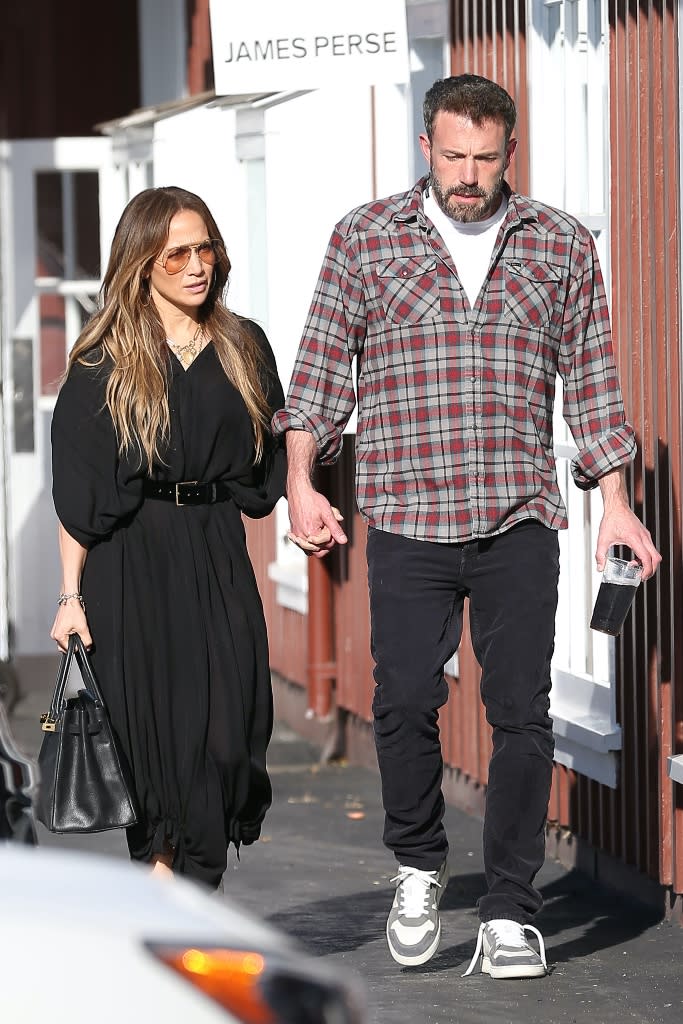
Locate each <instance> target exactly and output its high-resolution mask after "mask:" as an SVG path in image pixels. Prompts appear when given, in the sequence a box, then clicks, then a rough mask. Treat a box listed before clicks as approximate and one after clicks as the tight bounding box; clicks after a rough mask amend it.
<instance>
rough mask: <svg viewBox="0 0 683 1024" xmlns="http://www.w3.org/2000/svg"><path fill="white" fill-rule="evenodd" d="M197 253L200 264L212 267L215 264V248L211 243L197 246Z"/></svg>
mask: <svg viewBox="0 0 683 1024" xmlns="http://www.w3.org/2000/svg"><path fill="white" fill-rule="evenodd" d="M197 253H198V254H199V258H200V260H201V261H202V263H208V264H209V266H213V265H214V263H215V262H216V256H217V253H216V246H215V245H214V243H213V242H203V243H202V244H201V245H199V246H197Z"/></svg>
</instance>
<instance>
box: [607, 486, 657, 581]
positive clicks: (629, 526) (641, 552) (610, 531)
mask: <svg viewBox="0 0 683 1024" xmlns="http://www.w3.org/2000/svg"><path fill="white" fill-rule="evenodd" d="M600 490H601V491H602V498H603V502H604V506H605V510H604V513H603V516H602V521H601V523H600V530H599V532H598V543H597V546H596V549H595V563H596V565H597V568H598V572H602V570H603V569H604V568H605V559H606V558H607V555H608V553H609V549H610V548H611V547H612V545H614V544H624V545H625V546H626V547H628V548H630V549H631V551H633V553H634V555H635V557H636V558H637V559H638V561H639V562H640V563H641V565H642V567H643V574H642V579H643V580H649V579H650V578H651V577H652V576H654V574H655V572H656V571H657V567H658V565H659V563H660V562H661V560H662V556H661V555H660V553H659V551H657V548H656V547H655V546H654V544H653V543H652V536H651V534H650V531H649V530H648V529H647V528H646V527H645V526H643V524H642V523H641V521H640V519H638V516H637V515H636V514H635V512H633V510H632V509H631V507H630V505H629V502H628V496H627V494H626V487H625V485H624V478H623V475H622V473H621V471H620V470H615V471H614V472H613V473H608V474H607V475H606V476H604V477H603V478H602V479H601V480H600Z"/></svg>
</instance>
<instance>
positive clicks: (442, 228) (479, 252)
mask: <svg viewBox="0 0 683 1024" xmlns="http://www.w3.org/2000/svg"><path fill="white" fill-rule="evenodd" d="M507 206H508V201H507V197H506V196H505V195H503V197H502V201H501V204H500V206H499V207H498V209H497V210H496V212H495V213H494V214H493V216H492V217H488V218H487V219H486V220H475V221H472V222H471V223H463V221H460V220H453V218H452V217H449V216H448V215H447V214H445V213H444V212H443V210H442V209H441V207H440V206H439V204H438V203H437V201H436V199H435V198H434V196H433V195H432V193H431V191H429V192H426V193H425V197H424V211H425V214H426V215H427V217H429V219H430V220H431V222H432V224H433V225H434V227H435V228H436V230H437V231H438V232H439V234H440V235H441V237H442V239H443V241H444V244H445V246H446V248H447V249H448V251H449V253H450V254H451V259H452V260H453V263H454V264H455V269H456V270H457V272H458V277H459V278H460V283H461V284H462V286H463V288H464V289H465V294H466V295H467V298H468V299H469V303H470V307H471V308H472V309H473V308H474V306H475V304H476V301H477V297H478V295H479V292H480V290H481V286H482V284H483V283H484V278H485V277H486V274H487V273H488V269H489V263H490V262H491V253H492V252H493V246H494V245H495V243H496V237H497V235H498V228H499V227H500V223H501V221H502V220H503V217H504V216H505V211H506V210H507Z"/></svg>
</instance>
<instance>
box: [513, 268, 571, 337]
mask: <svg viewBox="0 0 683 1024" xmlns="http://www.w3.org/2000/svg"><path fill="white" fill-rule="evenodd" d="M504 272H505V313H506V315H507V316H508V317H512V318H513V319H514V320H517V321H518V322H519V323H520V324H524V325H526V326H527V327H545V326H547V325H548V324H549V323H550V321H551V320H552V316H553V310H554V308H555V303H556V302H557V297H558V293H559V289H560V280H561V275H560V271H559V268H558V267H554V266H552V265H551V264H549V263H536V262H534V261H533V260H522V259H508V260H505V267H504Z"/></svg>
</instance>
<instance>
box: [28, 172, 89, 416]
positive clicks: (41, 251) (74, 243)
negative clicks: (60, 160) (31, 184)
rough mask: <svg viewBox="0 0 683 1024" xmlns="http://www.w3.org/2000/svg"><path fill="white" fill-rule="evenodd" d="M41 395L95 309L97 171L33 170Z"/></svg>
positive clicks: (50, 389)
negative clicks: (34, 174) (34, 172)
mask: <svg viewBox="0 0 683 1024" xmlns="http://www.w3.org/2000/svg"><path fill="white" fill-rule="evenodd" d="M35 211H36V220H35V222H36V236H37V237H36V246H35V253H36V257H35V258H36V266H35V277H36V289H37V291H38V307H39V334H38V338H39V353H40V356H39V376H38V380H39V386H40V395H41V396H43V397H51V396H54V395H55V394H56V393H57V390H58V387H59V380H60V378H61V375H62V374H63V372H64V369H65V368H66V359H67V354H68V351H69V349H70V348H71V346H72V345H73V343H74V342H75V340H76V338H77V337H78V335H79V333H80V331H81V329H82V327H83V325H84V323H85V321H86V320H87V319H88V317H89V316H90V314H91V313H92V312H94V310H95V309H96V294H97V291H98V288H99V278H100V273H101V268H100V212H99V175H98V172H97V171H39V172H37V173H36V176H35Z"/></svg>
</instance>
